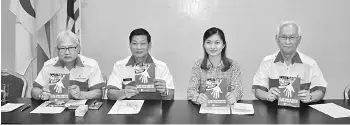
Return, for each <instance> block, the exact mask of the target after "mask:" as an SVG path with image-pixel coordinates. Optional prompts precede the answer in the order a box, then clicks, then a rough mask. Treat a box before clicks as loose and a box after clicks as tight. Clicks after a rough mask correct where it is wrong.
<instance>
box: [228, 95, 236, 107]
mask: <svg viewBox="0 0 350 125" xmlns="http://www.w3.org/2000/svg"><path fill="white" fill-rule="evenodd" d="M226 100H227V103H228V104H230V105H233V104H235V103H236V102H237V100H236V93H235V92H228V93H227V94H226Z"/></svg>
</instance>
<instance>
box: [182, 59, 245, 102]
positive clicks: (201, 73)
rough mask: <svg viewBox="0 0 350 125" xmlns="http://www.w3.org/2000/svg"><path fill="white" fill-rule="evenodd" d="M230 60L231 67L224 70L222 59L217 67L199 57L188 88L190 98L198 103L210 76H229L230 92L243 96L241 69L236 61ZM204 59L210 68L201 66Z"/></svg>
mask: <svg viewBox="0 0 350 125" xmlns="http://www.w3.org/2000/svg"><path fill="white" fill-rule="evenodd" d="M228 60H229V62H230V63H231V67H230V68H229V69H228V70H226V71H222V70H221V69H222V68H223V67H224V65H223V62H222V61H221V63H220V64H219V65H218V66H216V67H215V66H213V65H212V64H211V63H210V61H209V60H203V59H199V60H198V61H197V62H196V63H195V64H194V66H193V67H192V73H191V78H190V82H189V86H188V90H187V98H188V100H192V101H193V102H194V103H197V104H198V102H197V98H198V96H199V93H204V92H205V91H206V90H205V89H206V80H207V78H210V77H217V78H227V79H228V82H227V83H228V90H229V91H230V92H232V91H234V92H235V93H236V99H237V100H240V99H241V98H242V96H243V87H242V76H241V70H240V67H239V65H238V63H237V62H236V61H234V60H232V59H228ZM203 61H207V67H208V70H204V69H202V68H201V64H202V62H203Z"/></svg>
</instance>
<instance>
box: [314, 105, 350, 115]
mask: <svg viewBox="0 0 350 125" xmlns="http://www.w3.org/2000/svg"><path fill="white" fill-rule="evenodd" d="M309 106H310V107H312V108H314V109H316V110H318V111H320V112H323V113H324V114H327V115H329V116H331V117H333V118H342V117H350V110H349V109H346V108H343V107H341V106H339V105H336V104H334V103H325V104H315V105H309Z"/></svg>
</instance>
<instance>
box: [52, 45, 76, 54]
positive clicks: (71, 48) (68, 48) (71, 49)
mask: <svg viewBox="0 0 350 125" xmlns="http://www.w3.org/2000/svg"><path fill="white" fill-rule="evenodd" d="M78 46H79V45H77V46H75V47H72V46H71V47H62V48H60V47H57V50H58V52H60V53H65V52H67V50H68V51H69V52H71V53H72V52H74V51H75V50H76V49H77V47H78ZM73 48H74V49H73ZM61 49H64V51H61Z"/></svg>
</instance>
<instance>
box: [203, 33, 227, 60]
mask: <svg viewBox="0 0 350 125" xmlns="http://www.w3.org/2000/svg"><path fill="white" fill-rule="evenodd" d="M224 47H225V45H224V43H223V41H222V39H221V38H220V36H219V35H218V34H217V33H216V34H214V35H212V36H210V37H208V39H206V40H205V41H204V49H205V51H206V52H207V53H208V54H209V56H220V55H221V51H222V49H223V48H224Z"/></svg>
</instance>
